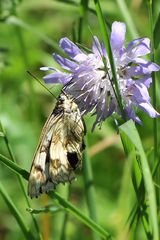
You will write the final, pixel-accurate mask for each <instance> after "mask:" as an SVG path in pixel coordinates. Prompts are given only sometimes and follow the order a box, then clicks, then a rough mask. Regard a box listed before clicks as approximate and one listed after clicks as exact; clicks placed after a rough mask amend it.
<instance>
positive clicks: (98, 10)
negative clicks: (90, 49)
mask: <svg viewBox="0 0 160 240" xmlns="http://www.w3.org/2000/svg"><path fill="white" fill-rule="evenodd" d="M94 2H95V8H96V13H97V17H98V21H99V25H100V30H101V33H102V37H103V40H104V44H105V47H106V50H107V53H108V56H109V63H110V66H111V71H112V76H113V82H114V85H115V90H116V98H117V102H118V105H119V108H120V111H121V114H122V117H123V119H124V120H125V119H126V116H125V112H124V108H123V102H122V96H121V93H120V89H119V84H118V79H117V73H116V68H115V63H114V58H113V54H112V49H111V45H110V41H109V36H108V32H107V26H106V24H105V21H104V18H103V14H102V9H101V6H100V3H99V0H94Z"/></svg>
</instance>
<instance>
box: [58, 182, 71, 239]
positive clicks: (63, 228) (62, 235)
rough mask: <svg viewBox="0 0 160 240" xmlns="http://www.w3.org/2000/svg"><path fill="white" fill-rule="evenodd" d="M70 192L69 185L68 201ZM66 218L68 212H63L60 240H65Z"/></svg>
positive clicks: (69, 187)
mask: <svg viewBox="0 0 160 240" xmlns="http://www.w3.org/2000/svg"><path fill="white" fill-rule="evenodd" d="M70 190H71V185H69V186H68V196H67V200H68V201H69V197H70ZM68 216H69V214H68V212H64V216H63V221H62V231H61V236H60V240H66V228H67V222H68Z"/></svg>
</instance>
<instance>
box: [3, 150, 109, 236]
mask: <svg viewBox="0 0 160 240" xmlns="http://www.w3.org/2000/svg"><path fill="white" fill-rule="evenodd" d="M0 160H1V162H2V163H4V164H5V165H6V166H7V167H8V168H10V169H11V170H12V171H13V172H14V173H16V174H20V175H21V176H22V177H23V178H24V179H26V180H27V181H28V178H29V172H27V171H26V170H24V169H22V168H20V167H19V166H18V165H17V164H16V163H13V162H12V161H11V160H10V159H8V158H6V157H4V156H3V155H2V154H0ZM48 195H49V196H50V197H52V198H54V199H57V200H58V201H59V204H60V205H61V206H63V207H64V208H65V211H67V212H69V213H71V214H72V215H74V216H75V217H77V218H78V219H79V220H80V221H81V222H83V223H84V224H85V225H86V226H88V227H89V228H91V229H92V230H93V231H95V232H96V233H97V234H99V235H100V236H101V237H102V238H104V239H111V235H110V234H109V233H108V232H107V231H106V230H104V229H103V228H102V227H101V226H99V225H98V224H97V223H95V222H94V221H93V220H91V219H90V218H89V217H87V216H85V215H84V214H83V213H82V211H80V210H78V209H77V208H76V207H75V206H74V205H72V204H71V203H70V202H68V201H67V200H65V199H63V198H62V197H61V196H60V195H58V193H56V192H50V193H48Z"/></svg>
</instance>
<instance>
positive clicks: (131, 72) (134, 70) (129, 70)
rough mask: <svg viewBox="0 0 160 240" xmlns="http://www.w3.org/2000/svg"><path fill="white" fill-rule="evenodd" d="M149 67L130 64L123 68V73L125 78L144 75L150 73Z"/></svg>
mask: <svg viewBox="0 0 160 240" xmlns="http://www.w3.org/2000/svg"><path fill="white" fill-rule="evenodd" d="M151 72H152V71H151V68H146V67H142V66H131V67H126V69H125V75H126V77H127V78H130V77H134V76H139V75H146V74H150V73H151Z"/></svg>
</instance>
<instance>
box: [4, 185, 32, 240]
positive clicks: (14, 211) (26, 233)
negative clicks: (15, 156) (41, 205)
mask: <svg viewBox="0 0 160 240" xmlns="http://www.w3.org/2000/svg"><path fill="white" fill-rule="evenodd" d="M0 194H1V195H2V198H3V199H4V201H5V203H6V204H7V206H8V208H9V210H10V211H11V213H12V215H13V216H14V217H15V219H16V220H17V222H18V224H19V226H20V228H21V230H22V232H23V234H24V236H25V238H26V239H27V240H28V239H31V240H32V239H35V238H34V237H33V235H32V233H31V232H30V230H29V229H28V227H27V226H26V224H25V222H24V217H22V216H21V214H20V212H19V211H18V209H17V207H16V206H15V205H14V203H13V201H12V199H11V198H10V197H9V195H8V193H7V192H6V190H5V188H4V187H3V185H2V183H0Z"/></svg>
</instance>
